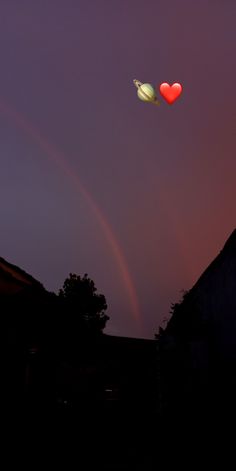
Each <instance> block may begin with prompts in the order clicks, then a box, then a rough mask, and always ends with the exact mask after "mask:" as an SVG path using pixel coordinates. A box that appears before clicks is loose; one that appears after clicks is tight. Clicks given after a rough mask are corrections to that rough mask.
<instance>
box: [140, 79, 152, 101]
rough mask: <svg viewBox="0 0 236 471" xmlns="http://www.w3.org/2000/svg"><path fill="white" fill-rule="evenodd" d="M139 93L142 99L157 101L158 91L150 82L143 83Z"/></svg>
mask: <svg viewBox="0 0 236 471" xmlns="http://www.w3.org/2000/svg"><path fill="white" fill-rule="evenodd" d="M137 95H138V97H139V99H140V100H142V101H151V102H152V101H155V100H156V92H155V90H154V88H153V86H152V85H151V84H150V83H143V84H142V85H140V86H139V87H138V91H137Z"/></svg>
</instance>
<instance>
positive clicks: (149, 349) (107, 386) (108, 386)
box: [56, 334, 156, 414]
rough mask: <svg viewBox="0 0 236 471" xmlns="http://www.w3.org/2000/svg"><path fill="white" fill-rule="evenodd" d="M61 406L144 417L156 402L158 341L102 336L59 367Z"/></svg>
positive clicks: (57, 378) (58, 390)
mask: <svg viewBox="0 0 236 471" xmlns="http://www.w3.org/2000/svg"><path fill="white" fill-rule="evenodd" d="M56 390H57V394H56V399H57V403H58V404H60V405H61V406H62V407H64V405H65V406H66V407H74V408H76V407H78V408H81V407H83V408H85V409H84V410H86V407H87V408H89V409H90V408H91V407H93V406H94V407H112V408H113V409H114V408H115V407H118V408H119V407H121V408H128V409H129V410H130V412H131V411H133V412H134V413H137V411H139V413H140V414H141V413H142V411H143V412H144V409H145V410H146V412H147V411H148V410H149V411H150V409H151V408H152V411H153V408H154V404H155V403H156V342H155V341H154V340H145V339H135V338H127V337H115V336H110V335H105V334H102V335H100V336H97V337H96V338H94V339H92V340H91V341H89V340H87V342H86V343H84V344H83V345H82V346H81V349H80V352H79V353H78V356H77V357H74V358H71V359H70V360H69V359H67V360H66V361H63V362H62V363H60V364H58V365H57V374H56Z"/></svg>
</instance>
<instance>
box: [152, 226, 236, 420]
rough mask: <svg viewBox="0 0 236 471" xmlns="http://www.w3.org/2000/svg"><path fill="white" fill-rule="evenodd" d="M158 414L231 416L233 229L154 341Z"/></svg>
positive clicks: (235, 334) (235, 292) (235, 289)
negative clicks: (157, 359) (159, 399)
mask: <svg viewBox="0 0 236 471" xmlns="http://www.w3.org/2000/svg"><path fill="white" fill-rule="evenodd" d="M159 355H160V365H159V371H160V379H161V387H162V395H161V397H162V410H163V411H165V412H166V413H169V414H173V413H177V414H179V415H181V414H182V415H183V412H185V413H186V415H187V414H190V416H193V415H195V416H197V415H199V414H201V413H202V412H203V411H204V413H205V414H208V415H209V416H210V415H211V416H214V415H217V414H225V413H226V410H227V409H228V413H229V411H230V413H231V412H232V409H233V408H234V407H235V393H236V230H235V231H234V232H233V233H232V235H231V236H230V238H229V239H228V240H227V242H226V244H225V246H224V248H223V250H222V251H221V252H220V254H219V255H218V256H217V257H216V259H215V260H214V261H213V262H212V263H211V264H210V265H209V267H208V268H207V269H206V270H205V272H204V273H203V274H202V276H201V277H200V278H199V280H198V281H197V283H196V284H195V285H194V286H193V288H192V289H191V290H190V291H189V292H188V293H186V294H185V295H184V297H183V301H182V302H181V303H179V304H176V305H174V307H173V315H172V317H171V319H170V321H169V322H168V325H167V327H166V329H165V331H163V332H161V334H160V336H159Z"/></svg>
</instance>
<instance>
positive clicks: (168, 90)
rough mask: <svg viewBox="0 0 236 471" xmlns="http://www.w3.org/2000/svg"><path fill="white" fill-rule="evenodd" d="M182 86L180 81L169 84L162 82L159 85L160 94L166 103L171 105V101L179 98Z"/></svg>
mask: <svg viewBox="0 0 236 471" xmlns="http://www.w3.org/2000/svg"><path fill="white" fill-rule="evenodd" d="M182 90H183V89H182V86H181V85H180V83H173V85H169V83H166V82H163V83H162V84H161V85H160V94H161V95H162V96H163V98H165V100H166V101H167V103H169V105H171V104H172V103H174V102H175V100H177V98H179V96H180V95H181V93H182Z"/></svg>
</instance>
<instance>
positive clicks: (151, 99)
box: [133, 79, 160, 106]
mask: <svg viewBox="0 0 236 471" xmlns="http://www.w3.org/2000/svg"><path fill="white" fill-rule="evenodd" d="M133 83H134V85H135V87H136V88H137V95H138V97H139V99H140V100H142V101H146V102H147V103H153V104H154V105H158V106H159V105H160V103H159V101H158V100H157V96H156V92H155V89H154V87H153V86H152V85H151V84H150V83H142V82H140V81H139V80H136V79H135V80H133Z"/></svg>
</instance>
